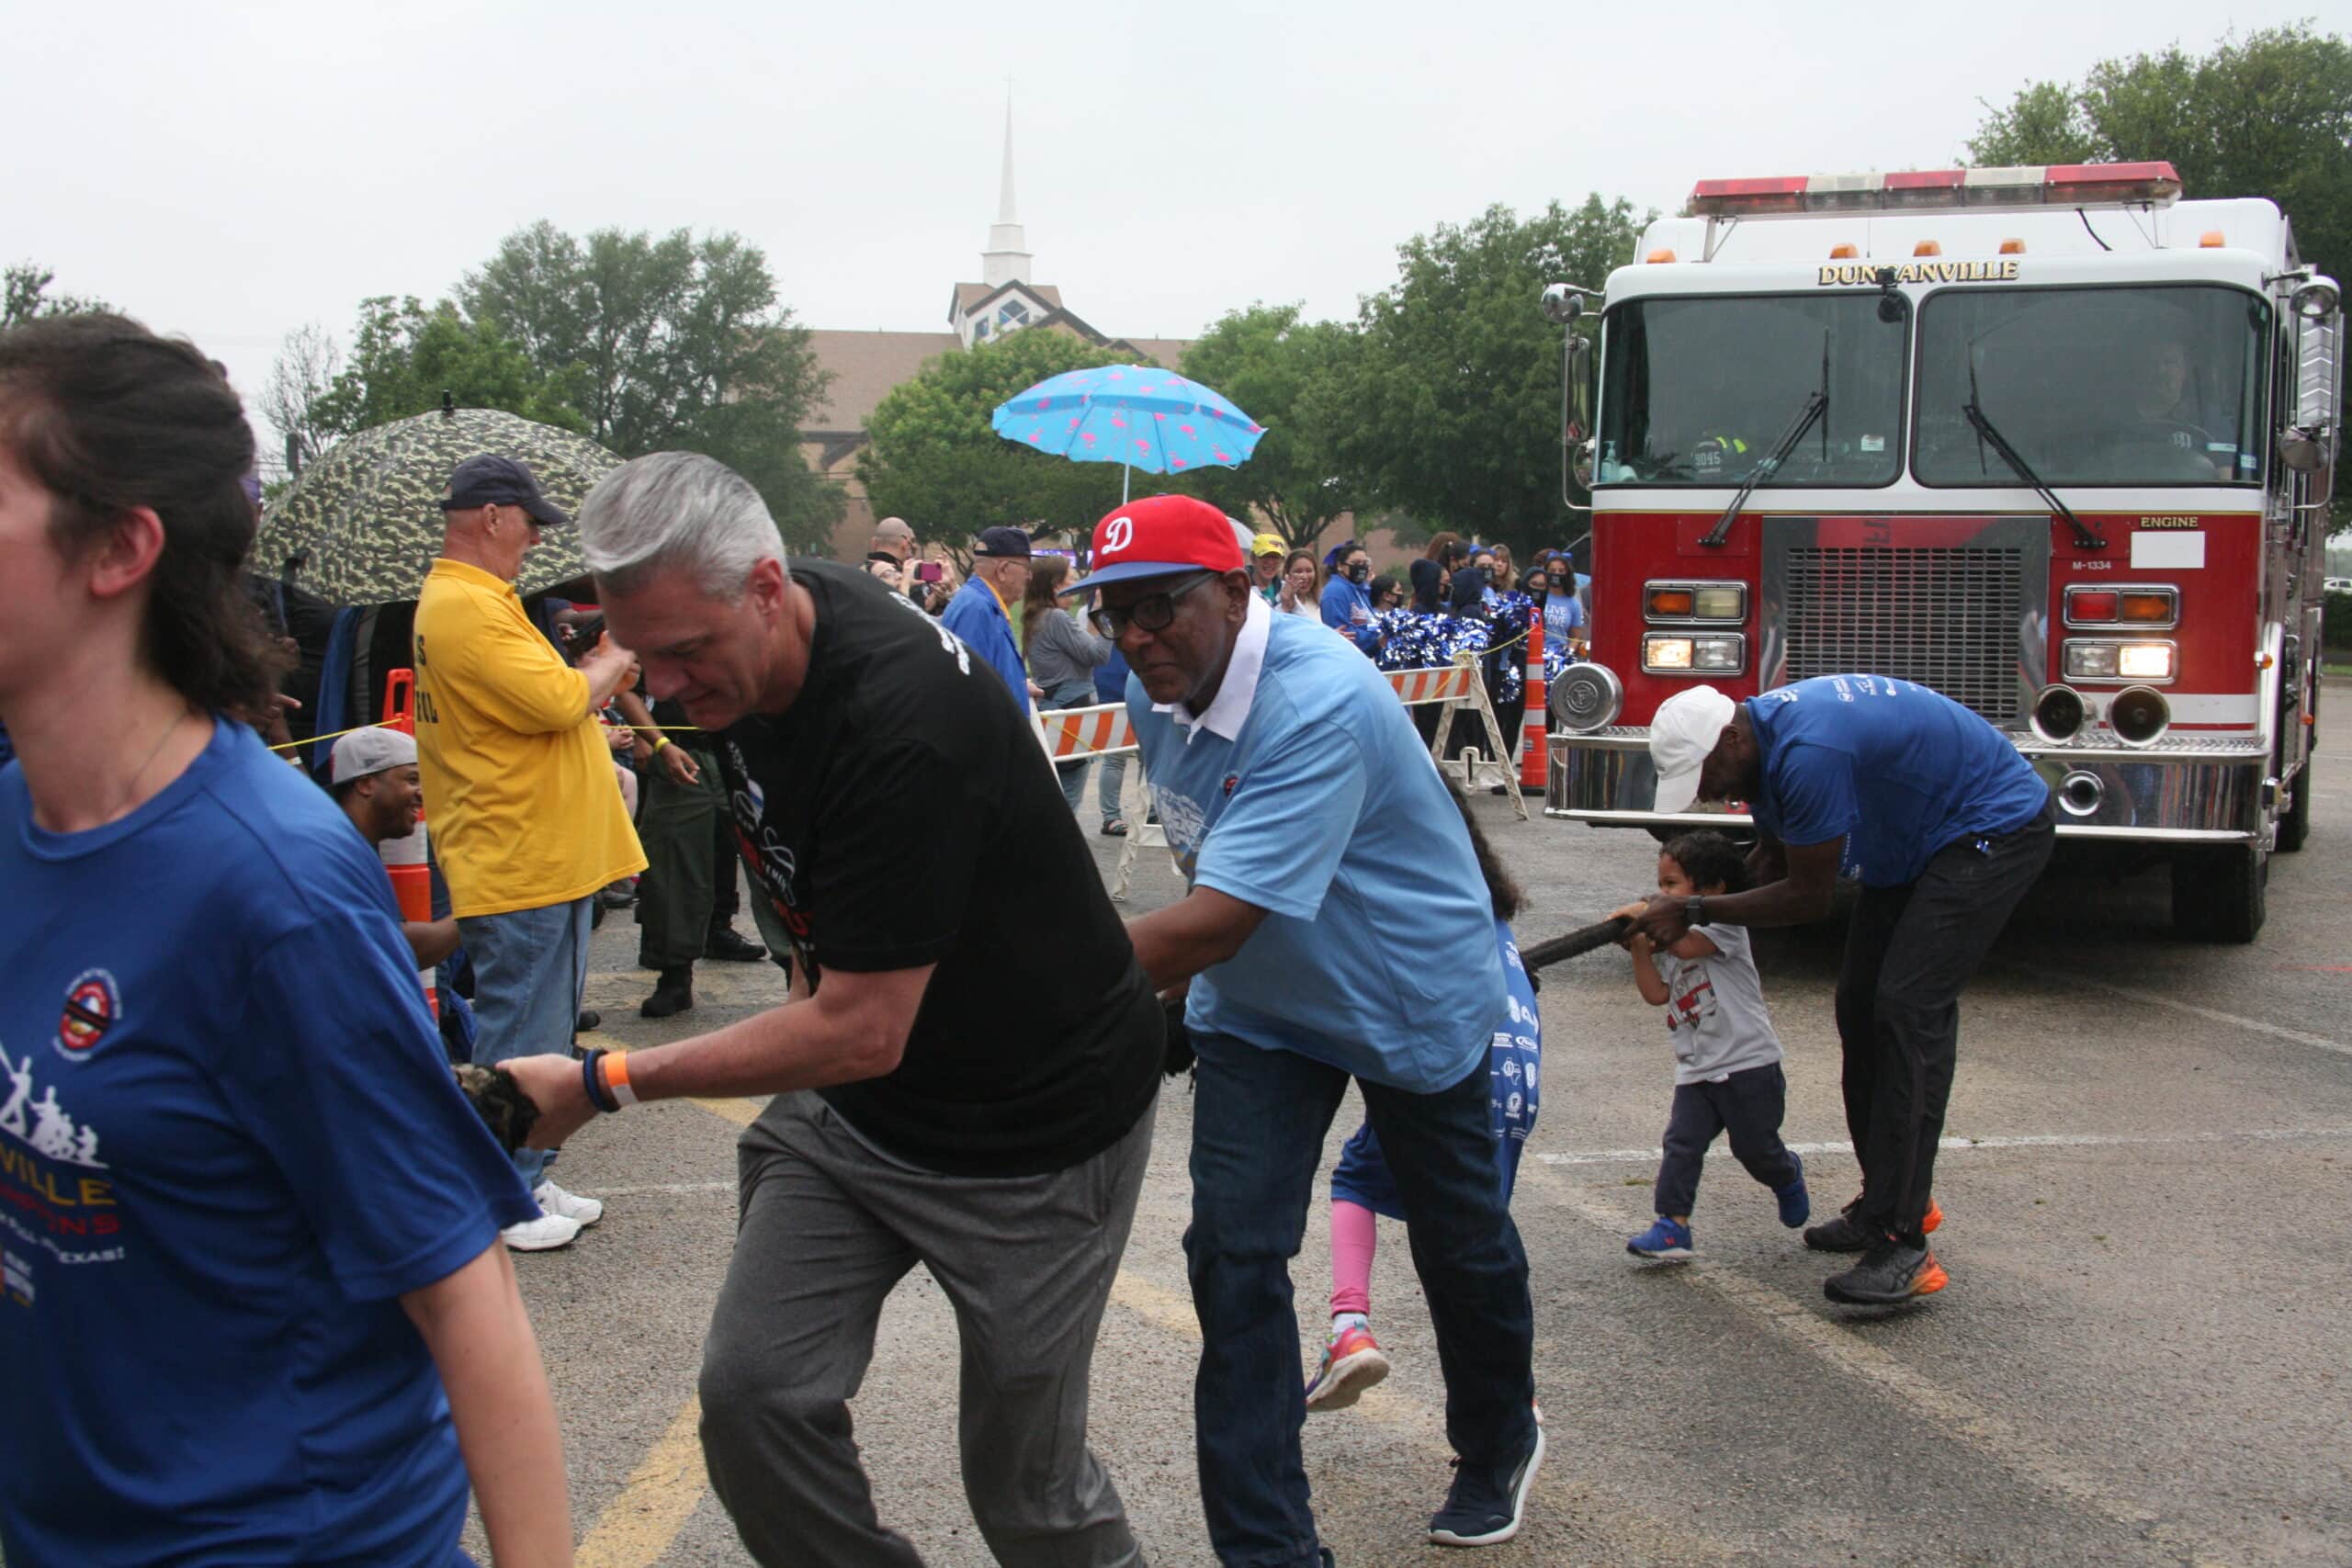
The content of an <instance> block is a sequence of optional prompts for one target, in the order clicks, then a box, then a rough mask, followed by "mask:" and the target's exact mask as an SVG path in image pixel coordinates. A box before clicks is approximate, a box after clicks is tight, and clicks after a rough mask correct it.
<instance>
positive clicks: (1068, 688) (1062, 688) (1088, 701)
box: [1037, 678, 1095, 811]
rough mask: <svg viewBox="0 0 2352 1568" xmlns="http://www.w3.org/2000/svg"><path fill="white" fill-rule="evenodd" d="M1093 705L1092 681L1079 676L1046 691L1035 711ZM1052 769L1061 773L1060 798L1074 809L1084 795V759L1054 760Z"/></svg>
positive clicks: (1043, 711)
mask: <svg viewBox="0 0 2352 1568" xmlns="http://www.w3.org/2000/svg"><path fill="white" fill-rule="evenodd" d="M1094 705H1095V701H1094V682H1092V681H1091V680H1087V679H1083V678H1081V679H1079V680H1076V681H1065V682H1062V683H1061V684H1060V685H1058V686H1056V687H1055V688H1054V689H1053V690H1052V691H1050V692H1047V693H1046V696H1045V700H1044V701H1043V702H1041V703H1039V704H1038V705H1037V711H1038V712H1039V713H1052V712H1055V711H1056V710H1057V709H1061V708H1091V707H1093V706H1094ZM1054 771H1055V772H1056V773H1059V774H1060V775H1061V777H1060V780H1059V781H1058V782H1059V783H1060V784H1061V786H1062V798H1063V799H1064V800H1067V801H1069V808H1070V809H1071V810H1072V811H1076V810H1077V809H1078V803H1079V802H1080V800H1081V799H1083V798H1085V795H1086V759H1085V758H1084V757H1080V758H1079V759H1078V760H1077V761H1072V762H1056V763H1055V764H1054Z"/></svg>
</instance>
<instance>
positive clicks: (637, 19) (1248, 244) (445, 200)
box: [0, 0, 2313, 440]
mask: <svg viewBox="0 0 2352 1568" xmlns="http://www.w3.org/2000/svg"><path fill="white" fill-rule="evenodd" d="M2312 8H2313V7H2312V6H2310V5H2309V3H2308V0H2303V3H2301V4H2296V3H2289V4H2284V5H2272V4H2268V3H2260V4H2253V5H2243V4H2242V5H2240V6H2237V7H2236V8H2235V9H2234V10H2233V9H2229V8H2226V7H2216V6H2211V5H2192V4H2189V3H2188V0H2141V3H2139V4H2137V5H2134V6H2128V7H2127V6H2117V5H2114V4H2111V3H2104V4H2102V3H2095V0H2039V3H2033V4H2019V3H2011V0H1968V3H1966V4H1940V5H1928V6H1917V5H1883V6H1882V5H1860V4H1855V3H1854V0H1844V3H1842V4H1835V5H1822V6H1771V5H1756V4H1746V5H1718V4H1712V3H1706V0H1686V3H1684V4H1681V5H1677V6H1665V5H1660V4H1657V3H1655V0H1651V3H1648V4H1633V5H1622V6H1593V5H1590V4H1585V5H1575V4H1564V3H1558V0H1555V3H1552V4H1544V5H1534V6H1487V5H1481V4H1477V3H1476V0H1472V3H1468V4H1453V5H1429V4H1416V5H1409V6H1408V5H1398V4H1391V3H1389V0H1376V3H1370V0H1367V3H1358V4H1321V3H1317V4H1298V3H1289V4H1281V3H1278V4H1274V5H1269V6H1251V7H1243V6H1220V5H1215V4H1206V3H1201V4H1193V5H1167V4H1146V5H1133V4H1103V3H1101V0H1096V3H1092V4H1083V3H1081V4H1078V5H1059V6H987V5H970V4H967V5H960V6H941V5H933V4H928V3H926V4H920V5H918V4H909V3H904V0H865V3H863V4H860V3H854V0H853V3H834V4H828V5H822V6H814V5H805V4H784V5H775V4H764V5H763V4H751V3H743V4H718V3H713V0H667V3H659V4H653V5H646V4H636V5H619V4H605V3H603V0H571V3H570V4H564V5H552V4H547V5H540V4H512V5H492V4H484V5H459V4H447V3H443V0H403V3H401V4H400V5H397V6H394V5H389V4H376V3H372V0H370V3H364V4H362V3H350V0H345V3H334V0H328V3H320V0H310V3H306V4H299V5H296V4H288V5H265V4H243V5H231V4H220V3H210V4H199V5H188V4H186V3H185V0H181V3H177V4H171V5H144V4H141V5H113V4H104V5H98V4H94V5H83V6H63V5H51V4H39V3H37V0H0V36H5V37H6V39H8V45H7V48H6V56H5V58H0V147H5V148H6V153H5V157H0V259H6V260H9V261H15V260H21V259H35V260H39V261H40V262H42V263H44V264H46V265H49V266H51V267H52V268H54V269H55V271H56V273H57V275H58V281H57V287H58V288H62V289H65V290H68V291H71V292H76V293H85V294H96V295H98V296H101V297H103V298H105V299H109V300H111V301H113V302H114V303H116V304H117V305H119V306H120V307H122V308H124V309H126V310H130V311H131V312H132V313H134V314H136V315H138V316H140V317H141V318H143V319H144V320H146V321H148V322H149V323H150V324H152V325H153V326H155V327H158V328H160V329H164V330H169V331H175V332H184V333H189V334H190V335H192V336H194V337H195V338H196V340H197V341H198V343H200V344H203V345H204V346H205V347H206V348H208V349H209V351H211V352H212V353H214V354H216V355H219V356H220V358H221V359H223V360H224V361H226V362H227V363H228V365H229V366H230V367H231V370H232V374H233V375H234V377H235V378H236V379H237V380H238V382H239V384H240V385H241V386H243V388H244V389H246V391H247V395H248V397H249V398H250V397H252V396H254V395H255V394H257V393H258V392H259V390H260V389H261V386H262V383H263V379H264V378H265V377H266V373H267V370H268V367H269V363H270V360H271V358H272V357H273V356H274V355H275V353H276V350H277V345H278V343H279V341H280V340H281V339H282V338H283V336H284V335H285V333H287V332H288V330H290V329H292V328H294V327H297V326H300V325H301V324H302V323H304V322H306V321H318V322H322V323H323V324H325V325H326V326H328V327H330V328H331V329H333V330H334V332H336V333H338V334H339V335H343V336H345V337H346V338H347V334H348V333H349V330H350V325H351V321H352V319H353V316H354V313H355V310H356V306H357V303H358V301H359V300H360V299H362V298H363V297H365V296H368V295H371V294H416V295H419V296H422V297H424V298H425V299H428V300H429V299H434V298H436V297H438V296H439V295H441V294H443V293H445V292H446V291H447V290H448V289H449V288H450V287H451V286H452V285H454V284H455V283H456V282H457V281H458V277H459V276H460V275H461V274H463V273H464V271H465V270H466V269H467V268H468V267H469V266H474V265H479V264H480V263H481V261H482V260H483V259H484V258H486V257H487V256H488V255H489V254H491V253H492V250H493V249H495V247H496V246H497V243H498V242H499V240H500V239H501V237H502V236H503V235H505V234H506V233H508V232H510V231H513V230H515V229H516V228H518V227H520V226H522V225H524V224H526V223H529V222H531V221H532V220H537V219H540V218H546V219H550V220H553V221H554V222H555V223H557V224H558V225H560V227H562V228H565V229H568V230H571V231H575V232H581V231H587V230H590V229H594V228H597V227H602V226H605V225H613V224H617V225H623V226H627V227H629V228H642V229H651V230H655V231H666V230H670V229H673V228H679V227H687V228H692V229H695V230H696V231H707V230H733V231H737V232H739V233H741V234H742V235H744V236H745V237H746V238H748V239H749V240H750V241H752V243H755V244H757V245H759V246H761V247H762V248H763V249H764V250H765V252H766V254H767V258H768V263H769V265H770V267H771V268H772V269H773V271H774V272H775V277H776V283H777V287H778V289H779V291H780V293H781V296H782V299H783V300H784V302H785V303H786V304H788V305H789V306H790V307H791V308H792V309H793V310H794V311H795V313H796V314H797V317H798V319H799V320H800V321H803V322H804V323H806V324H808V325H811V326H820V327H888V328H894V329H925V330H933V331H937V330H944V325H945V323H944V314H945V311H946V307H947V303H948V297H949V288H950V286H951V285H953V284H954V283H956V281H957V280H959V279H964V278H977V277H978V276H979V260H978V252H979V250H980V249H981V247H982V245H983V244H984V243H985V242H986V238H987V232H988V225H989V221H990V220H992V219H993V218H994V216H995V209H996V196H997V170H998V159H999V152H1000V146H1001V135H1002V126H1003V118H1004V106H1005V96H1006V91H1007V83H1008V79H1009V80H1010V83H1011V92H1012V111H1013V126H1014V129H1013V136H1014V147H1015V159H1016V163H1017V168H1018V186H1019V197H1020V216H1021V218H1022V220H1023V222H1024V223H1025V224H1026V225H1027V227H1028V239H1029V246H1030V249H1032V250H1033V251H1034V252H1035V253H1036V258H1037V259H1036V266H1035V281H1038V282H1044V283H1053V284H1058V285H1059V286H1060V287H1061V288H1062V289H1063V290H1064V295H1065V299H1066V302H1067V303H1068V304H1069V307H1070V308H1071V309H1072V310H1075V311H1077V312H1078V313H1079V314H1080V316H1082V317H1084V318H1085V319H1086V320H1088V321H1091V322H1092V323H1093V324H1094V325H1095V326H1097V327H1099V328H1101V329H1103V331H1105V332H1108V333H1114V334H1126V335H1135V336H1166V337H1179V336H1190V335H1193V334H1194V333H1197V332H1199V330H1200V329H1201V328H1202V327H1203V326H1204V325H1205V324H1206V323H1208V322H1209V321H1214V320H1215V319H1216V317H1217V316H1218V315H1219V314H1221V313H1222V312H1224V311H1225V310H1228V309H1231V308H1234V307H1237V306H1241V305H1246V304H1248V303H1250V301H1252V300H1256V299H1265V300H1270V301H1280V300H1303V301H1305V303H1306V308H1307V310H1308V311H1309V312H1310V313H1311V314H1314V315H1319V316H1345V315H1351V314H1352V313H1353V310H1354V308H1355V301H1356V299H1357V297H1358V296H1359V295H1361V294H1364V293H1367V292H1370V291H1373V290H1375V289H1377V288H1381V287H1383V286H1384V285H1385V284H1386V283H1388V282H1389V281H1391V280H1392V278H1393V276H1394V274H1395V247H1396V245H1397V243H1398V242H1399V241H1401V240H1404V239H1406V238H1408V236H1410V235H1412V234H1413V233H1415V232H1418V231H1422V230H1425V229H1427V228H1429V227H1430V226H1431V225H1432V224H1434V223H1437V222H1441V221H1460V220H1467V219H1469V218H1472V217H1474V216H1476V214H1477V213H1478V212H1479V211H1480V210H1481V209H1484V208H1485V207H1486V206H1487V204H1488V203H1490V202H1497V201H1499V202H1504V203H1507V204H1509V205H1510V206H1513V207H1516V208H1519V209H1533V208H1538V207H1541V206H1542V205H1543V204H1544V203H1545V202H1546V201H1549V200H1552V199H1554V198H1558V199H1560V200H1563V201H1566V202H1569V203H1574V202H1577V201H1580V200H1582V199H1583V197H1584V196H1585V194H1586V193H1587V192H1589V191H1594V190H1598V191H1600V192H1601V193H1603V194H1604V195H1605V196H1611V197H1613V196H1617V195H1621V194H1622V195H1624V196H1627V197H1631V198H1632V199H1633V200H1634V203H1635V204H1636V205H1637V206H1641V207H1657V208H1659V209H1665V210H1669V211H1670V210H1672V209H1674V208H1675V207H1676V206H1677V205H1679V202H1680V201H1681V199H1682V197H1684V196H1685V195H1686V194H1687V193H1688V191H1689V189H1690V187H1691V182H1692V181H1693V180H1694V179H1697V178H1701V177H1706V176H1719V175H1775V174H1804V173H1811V172H1841V171H1847V170H1856V169H1868V168H1898V169H1899V168H1916V167H1928V166H1936V165H1941V164H1950V163H1952V162H1954V161H1956V160H1959V159H1961V158H1962V157H1964V155H1965V152H1966V147H1965V141H1966V139H1967V137H1968V135H1969V134H1970V132H1971V131H1972V130H1974V128H1975V126H1976V125H1977V122H1978V121H1979V119H1980V118H1981V117H1982V113H1983V110H1982V107H1981V106H1980V104H1979V102H1978V100H1979V99H1980V98H1983V99H1988V100H1991V101H1993V102H1996V103H1999V102H2004V101H2006V100H2007V97H2008V96H2009V95H2010V94H2011V93H2012V92H2013V91H2014V90H2015V89H2016V88H2017V87H2018V85H2021V84H2022V83H2024V82H2025V81H2027V80H2029V79H2030V78H2037V77H2054V78H2058V79H2061V80H2068V81H2071V80H2074V79H2076V78H2078V77H2079V76H2080V75H2081V73H2083V71H2084V70H2085V69H2086V67H2087V66H2089V65H2090V64H2092V63H2093V62H2096V61H2098V60H2100V59H2104V58H2108V57H2110V56H2114V55H2118V54H2124V53H2130V52H2135V51H2141V50H2143V49H2144V50H2154V49H2161V48H2163V47H2165V45H2167V44H2170V43H2172V42H2175V41H2178V42H2180V43H2182V44H2183V45H2185V46H2187V47H2188V48H2189V49H2191V50H2192V51H2203V50H2205V49H2207V48H2208V47H2210V46H2211V44H2212V43H2213V42H2214V41H2215V40H2216V39H2218V38H2219V37H2220V36H2221V35H2222V33H2223V32H2224V31H2225V30H2226V29H2228V28H2231V27H2233V26H2234V27H2235V28H2237V29H2238V30H2239V31H2240V32H2244V31H2245V30H2247V29H2250V28H2259V27H2265V26H2269V25H2272V24H2275V23H2278V22H2280V21H2285V20H2290V19H2292V18H2294V17H2298V16H2300V15H2303V14H2306V13H2308V12H2309V11H2310V10H2312ZM2191 194H2192V195H2193V194H2196V193H2194V192H2192V193H2191ZM1583 281H1587V282H1591V283H1596V284H1597V283H1598V282H1599V281H1600V280H1599V279H1597V278H1594V279H1586V280H1583ZM1530 305H1531V309H1532V301H1531V302H1530ZM263 434H264V438H265V440H267V439H268V437H267V433H266V432H264V433H263Z"/></svg>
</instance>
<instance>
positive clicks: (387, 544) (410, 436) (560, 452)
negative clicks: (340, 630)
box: [251, 409, 620, 604]
mask: <svg viewBox="0 0 2352 1568" xmlns="http://www.w3.org/2000/svg"><path fill="white" fill-rule="evenodd" d="M485 452H488V453H494V454H496V455H497V456H499V457H514V458H516V459H519V460H520V461H522V462H524V463H527V464H528V465H530V468H531V471H532V472H533V473H534V474H536V475H537V476H538V480H539V488H540V489H541V490H543V491H546V492H547V495H548V499H549V500H550V501H553V502H555V503H556V504H557V505H558V506H560V507H562V508H563V509H564V510H565V511H566V512H571V513H577V512H578V510H579V508H580V502H581V500H582V498H583V497H584V496H586V495H587V493H588V491H590V490H591V489H592V488H594V485H595V483H596V481H597V480H598V479H603V478H604V477H605V475H606V474H607V473H610V472H611V471H612V470H613V469H614V468H617V467H618V466H619V465H620V459H619V458H618V457H615V456H614V455H613V454H612V453H610V452H608V451H606V450H605V448H604V447H602V446H597V445H596V444H595V443H594V442H593V441H591V440H589V439H588V438H587V437H585V436H582V435H574V434H571V432H570V431H566V430H558V429H556V428H555V427H554V426H553V425H549V424H540V423H537V422H536V421H534V420H527V419H524V418H522V417H521V416H520V415H517V414H511V413H503V412H499V411H497V410H495V409H443V410H441V411H438V412H434V413H425V414H418V415H417V416H415V417H414V418H413V419H401V420H394V421H393V422H392V423H390V424H379V425H377V426H375V427H373V428H372V429H368V430H363V431H361V432H359V433H358V434H356V435H350V436H346V437H345V438H344V439H343V440H341V441H339V442H337V443H335V445H334V446H331V447H329V448H328V449H327V450H326V451H325V452H323V453H322V454H321V455H320V456H319V457H318V458H317V460H315V461H314V462H312V463H311V466H310V467H309V468H305V469H303V470H302V476H301V478H300V479H297V480H296V481H295V482H294V487H293V489H291V490H289V491H287V492H286V494H285V495H283V496H281V497H279V498H278V501H277V504H276V505H274V506H272V507H271V508H270V509H269V511H268V512H267V513H266V514H265V515H264V516H263V518H262V523H261V531H260V533H259V535H258V536H256V538H255V539H254V553H253V559H252V563H251V564H252V567H253V570H254V572H255V573H256V574H257V575H259V576H261V577H266V578H277V579H280V580H282V581H286V582H288V583H289V584H290V585H291V586H293V587H295V588H299V589H301V590H304V591H305V592H311V593H316V594H318V595H320V596H321V597H322V598H324V599H326V600H328V601H330V602H331V603H333V604H395V603H399V602H401V601H406V600H413V599H414V598H415V597H416V595H417V592H418V590H419V589H420V588H421V587H423V585H424V574H425V572H426V571H427V570H430V569H431V567H432V565H433V558H434V557H435V556H437V555H439V554H440V553H441V524H442V519H441V498H442V496H444V495H445V494H447V492H448V488H449V470H450V469H452V468H456V467H457V466H458V464H459V463H460V462H463V461H464V460H465V459H466V458H468V457H474V456H476V455H478V454H481V453H485ZM586 570H587V569H586V567H585V566H584V565H583V564H582V561H581V558H580V538H579V536H578V535H577V534H575V533H574V532H573V531H572V530H571V529H569V528H549V529H548V530H547V531H546V533H545V535H544V536H542V537H541V539H540V542H539V543H538V544H537V545H536V546H534V547H532V549H531V552H530V553H529V554H528V555H526V556H525V557H524V558H523V576H522V579H521V581H518V582H517V583H516V584H515V586H516V588H517V589H518V590H520V591H521V592H523V593H525V594H526V595H527V594H531V593H537V592H544V591H546V590H547V589H548V588H552V587H554V586H555V585H556V584H557V583H560V582H569V581H571V580H572V579H574V578H577V577H582V576H584V575H585V574H586Z"/></svg>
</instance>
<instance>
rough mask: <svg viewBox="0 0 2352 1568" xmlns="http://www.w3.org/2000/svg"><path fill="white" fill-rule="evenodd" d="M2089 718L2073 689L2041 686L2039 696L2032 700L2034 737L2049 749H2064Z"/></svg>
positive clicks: (2081, 700) (2080, 695) (2081, 697)
mask: <svg viewBox="0 0 2352 1568" xmlns="http://www.w3.org/2000/svg"><path fill="white" fill-rule="evenodd" d="M2088 716H2089V709H2088V708H2087V707H2086V706H2085V705H2084V703H2083V694H2082V693H2080V692H2078V691H2076V690H2075V688H2074V687H2072V686H2044V687H2043V688H2042V689H2041V695H2040V696H2038V697H2036V698H2034V699H2033V717H2032V719H2031V720H2030V722H2031V724H2032V726H2033V732H2034V734H2035V735H2037V736H2039V737H2041V739H2044V740H2047V741H2049V742H2050V743H2051V744H2052V745H2053V746H2057V745H2064V743H2065V742H2067V741H2069V740H2072V739H2074V738H2075V735H2076V734H2078V733H2080V731H2081V729H2082V728H2083V720H2084V719H2086V717H2088Z"/></svg>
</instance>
